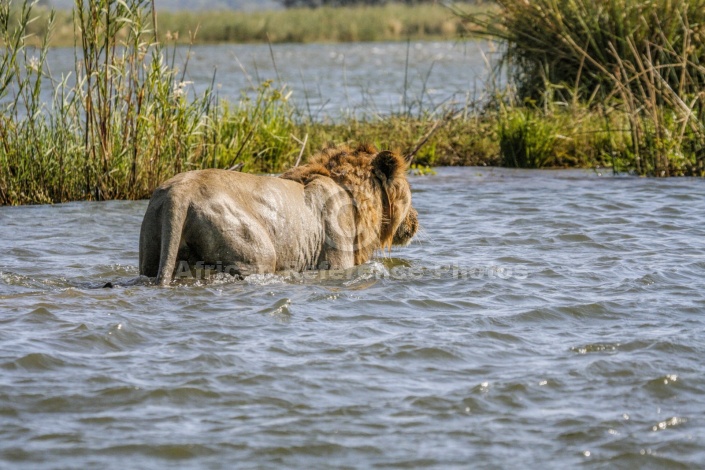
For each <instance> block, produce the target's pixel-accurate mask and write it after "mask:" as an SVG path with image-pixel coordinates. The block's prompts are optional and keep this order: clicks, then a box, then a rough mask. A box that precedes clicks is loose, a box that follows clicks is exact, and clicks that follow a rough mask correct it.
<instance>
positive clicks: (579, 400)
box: [0, 168, 705, 469]
mask: <svg viewBox="0 0 705 470" xmlns="http://www.w3.org/2000/svg"><path fill="white" fill-rule="evenodd" d="M412 185H413V189H414V203H415V206H416V207H417V208H418V211H419V217H420V220H421V223H422V225H423V231H422V233H421V234H420V235H419V236H418V240H417V241H416V242H415V243H414V244H412V245H411V246H410V247H408V248H400V249H396V250H394V251H393V253H392V255H391V258H384V257H379V258H377V259H375V260H374V261H373V262H371V263H368V264H367V265H366V266H364V269H361V270H356V271H354V272H351V273H349V275H344V276H341V278H340V279H330V278H325V277H319V278H315V277H309V278H307V279H297V278H295V277H288V278H285V277H282V276H264V277H258V278H249V279H247V280H245V281H232V280H226V279H221V280H212V281H208V282H201V281H193V280H191V281H184V282H182V283H180V284H178V285H175V286H173V287H169V288H157V287H154V286H152V285H150V284H149V283H148V282H146V281H145V280H144V279H140V278H139V277H138V271H137V254H138V253H137V250H138V234H139V226H140V222H141V219H142V215H143V213H144V210H145V208H146V201H141V202H106V203H71V204H63V205H55V206H38V207H19V208H12V207H2V208H0V252H1V253H2V255H3V256H2V261H1V262H0V271H1V273H0V311H1V312H2V314H1V316H0V422H1V423H2V426H0V467H3V468H19V467H24V468H40V469H41V468H115V469H122V468H125V465H128V466H129V467H130V468H166V467H167V466H169V467H172V466H173V467H174V468H198V469H201V468H235V467H238V468H271V467H284V468H294V467H298V468H314V467H317V468H320V467H325V466H329V467H348V468H367V467H435V468H467V467H475V468H483V467H486V468H490V467H492V468H497V467H503V468H511V467H517V468H531V467H537V466H539V465H541V466H542V467H543V468H570V467H575V466H576V465H580V464H586V465H587V466H588V467H598V468H613V467H619V468H659V467H669V468H679V467H693V468H696V467H698V466H700V465H701V464H702V463H703V462H705V437H704V435H703V433H704V432H705V422H704V421H703V417H704V416H705V364H704V363H703V357H705V340H704V339H703V336H704V335H705V289H704V285H703V274H704V273H705V256H704V255H703V253H704V252H705V228H704V227H705V182H704V181H702V180H695V179H668V180H654V179H637V178H621V177H620V178H615V177H612V176H599V175H597V174H595V173H593V172H580V171H556V172H551V171H512V170H498V169H478V168H464V169H440V170H439V171H438V174H437V175H435V176H428V177H414V178H412ZM107 281H111V282H113V283H115V284H116V287H115V288H113V289H101V288H99V287H100V286H101V285H102V284H104V283H105V282H107Z"/></svg>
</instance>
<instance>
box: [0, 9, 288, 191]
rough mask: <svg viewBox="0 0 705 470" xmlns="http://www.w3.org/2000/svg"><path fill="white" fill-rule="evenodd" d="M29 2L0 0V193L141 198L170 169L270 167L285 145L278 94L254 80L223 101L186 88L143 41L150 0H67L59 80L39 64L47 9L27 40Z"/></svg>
mask: <svg viewBox="0 0 705 470" xmlns="http://www.w3.org/2000/svg"><path fill="white" fill-rule="evenodd" d="M32 7H33V4H32V3H30V2H29V1H27V0H25V1H24V2H22V3H21V4H20V5H19V7H17V10H14V9H13V5H12V2H8V3H1V4H0V42H1V43H2V44H3V45H4V47H3V48H2V49H0V106H2V108H1V110H0V140H1V141H2V143H1V144H0V203H2V204H17V203H28V202H39V203H43V202H60V201H66V200H75V199H92V200H102V199H116V198H120V199H135V198H144V197H148V196H149V195H150V194H151V191H152V190H153V189H154V187H155V186H156V185H158V184H159V183H160V182H162V181H163V180H165V179H166V178H168V177H170V176H172V175H173V174H175V173H178V172H180V171H185V170H189V169H194V168H202V167H204V166H219V167H228V166H232V165H234V164H235V163H243V164H245V165H247V166H248V167H249V169H251V170H255V171H257V170H260V171H279V170H281V169H282V163H283V161H284V158H285V157H286V156H287V155H289V156H291V155H294V154H295V152H296V151H295V150H294V149H293V147H294V145H292V144H291V143H290V139H291V131H292V129H291V127H292V125H293V121H292V118H291V113H292V109H291V106H290V104H289V103H288V101H287V98H288V97H287V96H286V94H285V93H282V90H280V89H276V88H274V87H272V86H271V85H270V84H264V85H262V86H261V87H260V88H259V90H256V91H255V98H251V97H250V96H243V99H242V100H241V101H240V102H239V103H237V104H236V105H235V106H231V107H225V106H223V105H222V104H221V103H220V102H219V100H218V99H217V96H216V93H215V91H214V89H213V87H212V86H211V87H209V88H208V89H207V90H206V91H205V92H204V93H202V94H200V95H199V96H195V92H194V91H193V90H192V88H191V87H190V83H189V82H187V81H185V79H184V77H185V76H186V69H187V67H188V61H186V62H185V63H183V64H176V63H175V54H174V53H173V50H170V49H169V46H168V45H167V46H164V45H162V44H161V43H159V42H157V41H155V28H154V26H155V25H154V22H153V21H154V15H153V2H152V1H151V0H127V1H118V0H97V1H94V2H93V1H92V2H83V1H81V0H77V1H76V6H75V9H74V27H75V40H76V44H75V48H74V49H75V62H76V67H75V72H74V74H73V76H71V77H61V78H60V79H56V78H55V77H52V76H51V75H50V74H49V70H48V68H47V67H46V62H45V60H46V55H47V52H48V44H49V40H50V35H51V31H52V21H53V15H52V16H50V17H49V18H48V24H47V25H46V31H47V34H46V35H45V36H44V37H43V39H42V46H41V47H40V48H39V49H38V54H37V55H33V53H32V51H33V49H31V48H29V47H28V46H27V42H26V41H27V28H28V26H29V25H30V24H31V22H32V20H33V10H32ZM17 12H18V13H19V14H18V13H17ZM13 15H14V18H16V21H12V19H11V18H13ZM44 80H51V81H52V83H53V85H54V86H55V93H54V97H53V101H52V102H50V103H43V102H42V100H41V98H40V90H41V84H42V81H44ZM282 142H285V143H287V144H288V145H289V147H292V148H284V147H286V146H285V145H284V146H283V145H282ZM291 158H293V157H291Z"/></svg>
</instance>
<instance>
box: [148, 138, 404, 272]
mask: <svg viewBox="0 0 705 470" xmlns="http://www.w3.org/2000/svg"><path fill="white" fill-rule="evenodd" d="M404 170H405V163H404V160H403V159H402V158H401V157H399V156H398V155H395V154H392V153H391V152H377V151H376V150H375V149H374V148H372V147H360V148H358V149H356V150H351V149H348V148H347V147H333V148H329V149H326V150H324V151H323V152H322V153H321V154H319V155H318V156H317V157H314V159H313V162H312V163H311V164H309V165H304V166H301V167H298V168H295V169H293V170H291V171H290V172H288V173H286V174H284V175H283V176H282V177H270V176H255V175H249V174H244V173H239V172H233V171H226V170H199V171H191V172H186V173H182V174H179V175H177V176H175V177H174V178H172V179H170V180H169V181H167V182H166V183H164V184H163V185H162V186H160V187H159V188H157V190H156V191H155V192H154V195H153V196H152V199H151V201H150V203H149V206H148V208H147V212H146V213H145V217H144V220H143V223H142V229H141V233H140V274H143V275H146V276H150V277H154V276H156V277H157V280H158V282H159V283H160V284H167V283H169V282H170V281H171V279H172V277H173V275H174V272H175V270H176V269H177V268H179V265H180V264H182V263H183V262H186V263H187V266H189V267H192V266H195V265H197V264H198V263H201V264H210V265H215V264H216V263H217V264H220V265H221V266H224V267H227V269H226V271H228V272H230V273H231V274H237V275H241V276H246V275H248V274H252V273H272V272H277V271H283V270H296V271H303V270H305V269H311V268H331V269H347V268H350V267H353V266H355V265H358V264H361V263H363V262H365V261H367V260H368V259H369V258H370V257H371V255H372V254H373V252H374V251H375V250H377V249H379V248H383V247H385V246H389V245H391V244H392V243H394V244H407V243H408V242H409V241H410V240H411V237H413V236H414V234H415V233H416V229H417V226H418V221H417V219H416V211H415V210H414V209H413V208H412V207H411V192H410V189H409V185H408V183H407V181H406V177H405V171H404Z"/></svg>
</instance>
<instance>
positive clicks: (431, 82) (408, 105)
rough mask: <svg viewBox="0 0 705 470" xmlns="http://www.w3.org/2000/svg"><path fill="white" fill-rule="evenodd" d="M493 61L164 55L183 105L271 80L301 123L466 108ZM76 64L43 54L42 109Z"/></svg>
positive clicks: (419, 47) (447, 46) (317, 49)
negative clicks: (210, 93) (174, 72)
mask: <svg viewBox="0 0 705 470" xmlns="http://www.w3.org/2000/svg"><path fill="white" fill-rule="evenodd" d="M32 54H34V56H35V57H38V52H36V51H35V52H30V53H29V56H30V57H31V56H32ZM497 57H498V51H497V50H496V48H495V47H494V46H493V45H492V44H490V43H488V42H480V41H458V42H448V41H446V42H419V41H414V42H410V43H408V44H407V43H406V42H379V43H343V44H274V45H272V46H271V49H270V47H269V46H268V45H267V44H221V45H204V46H194V47H193V48H191V49H189V48H186V47H182V46H179V47H177V48H176V50H174V49H173V48H171V47H170V48H168V50H167V51H166V53H165V59H166V62H167V63H168V64H169V65H170V66H173V67H174V68H175V69H176V70H177V72H178V76H177V77H176V82H177V83H175V84H174V85H175V86H176V87H178V85H179V84H181V85H182V86H183V87H182V88H181V90H182V91H184V92H186V93H188V95H187V96H188V98H189V99H193V98H194V97H195V96H203V93H204V92H205V91H206V89H207V88H209V87H212V88H213V92H214V95H215V96H217V97H218V98H220V99H223V100H226V101H229V102H231V103H237V102H238V101H239V100H240V99H241V98H242V96H243V95H244V94H247V95H249V96H253V90H254V89H256V88H257V87H258V86H259V85H260V84H261V83H263V82H265V81H268V80H270V81H271V83H272V86H274V87H277V88H282V87H283V88H284V93H285V95H287V96H288V97H289V99H290V100H291V102H292V103H294V105H295V107H296V109H297V112H298V113H299V114H300V115H301V116H302V117H305V118H311V119H314V120H322V119H328V118H340V117H345V116H351V115H352V116H356V117H359V118H363V117H364V118H372V117H376V116H379V115H387V114H389V113H405V114H412V115H418V114H423V113H424V112H433V111H436V110H439V109H441V108H445V107H447V106H454V107H456V108H462V107H465V106H470V104H471V103H474V102H476V101H477V100H481V99H482V97H483V96H484V94H485V92H486V90H487V87H488V86H490V85H491V83H492V80H488V78H489V77H490V70H491V67H490V65H489V64H490V62H492V61H493V59H495V58H497ZM149 59H150V56H148V57H147V61H149ZM76 64H77V61H76V55H75V54H74V50H73V49H71V48H62V49H52V50H50V51H49V54H48V56H47V67H46V70H45V73H46V74H47V75H50V76H51V77H53V81H52V80H49V79H48V78H45V79H44V81H43V89H42V97H43V101H44V102H46V103H51V102H52V99H53V96H54V95H55V87H56V86H57V85H58V83H59V82H61V81H62V80H63V79H65V80H66V83H67V85H68V87H69V88H70V87H71V86H73V84H74V83H75V81H74V79H75V76H76ZM78 64H79V66H80V64H81V57H80V56H79V57H78ZM11 90H13V88H12V84H11ZM289 92H291V94H289ZM58 96H61V95H58ZM11 97H12V93H11V94H10V96H8V98H7V99H6V101H9V100H10V99H11ZM0 104H2V102H0ZM49 106H50V105H49Z"/></svg>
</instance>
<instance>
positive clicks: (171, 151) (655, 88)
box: [0, 0, 705, 204]
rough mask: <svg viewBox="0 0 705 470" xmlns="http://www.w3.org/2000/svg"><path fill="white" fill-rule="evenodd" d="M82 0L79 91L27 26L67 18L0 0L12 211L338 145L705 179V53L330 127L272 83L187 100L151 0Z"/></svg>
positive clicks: (3, 155) (4, 144)
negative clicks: (236, 94) (52, 68)
mask: <svg viewBox="0 0 705 470" xmlns="http://www.w3.org/2000/svg"><path fill="white" fill-rule="evenodd" d="M540 1H543V0H540ZM598 1H607V0H598ZM614 1H617V0H614ZM658 1H665V0H658ZM532 4H533V3H532ZM83 5H84V7H82V8H77V9H76V11H75V12H74V13H73V20H72V26H71V27H72V29H73V31H74V32H73V37H74V40H75V47H74V50H75V56H76V57H75V63H76V67H75V71H74V74H75V76H76V77H77V83H76V85H75V86H72V87H69V86H68V85H67V84H66V83H65V82H57V81H56V79H55V77H51V75H50V73H49V70H48V68H47V67H46V64H45V59H46V55H47V53H48V52H49V45H50V44H51V35H50V34H47V35H45V36H43V37H42V38H41V45H40V48H39V50H38V51H39V52H38V53H37V52H36V51H32V52H31V53H30V51H29V50H28V44H29V41H30V39H31V38H30V36H28V34H27V33H28V30H29V28H30V27H32V28H38V27H39V26H38V23H40V22H42V21H44V23H45V24H44V25H43V26H42V27H41V28H43V30H44V31H47V32H49V33H51V32H53V31H55V28H56V27H57V25H58V24H59V21H58V19H57V17H55V16H54V15H50V16H41V15H40V18H39V19H38V20H34V21H32V19H33V18H35V17H36V16H37V15H36V12H35V11H33V10H32V7H31V5H30V4H29V3H28V2H23V3H21V4H17V3H12V2H9V3H8V2H4V3H0V43H2V44H3V45H4V47H2V48H0V103H2V105H0V106H1V107H0V204H28V203H53V202H64V201H72V200H103V199H140V198H147V197H149V196H150V195H151V192H152V191H153V189H154V188H155V187H156V186H157V185H158V184H160V183H161V182H163V181H164V180H166V179H168V178H169V177H171V176H173V175H174V174H176V173H179V172H182V171H186V170H191V169H199V168H211V167H216V168H233V167H237V168H241V169H243V171H250V172H264V173H278V172H281V171H284V170H286V169H288V168H290V167H291V166H292V165H294V164H295V162H296V161H297V160H298V159H299V157H302V158H303V160H302V161H306V158H307V157H308V156H310V155H312V154H313V153H315V152H316V151H317V150H318V149H320V148H321V147H323V146H325V145H326V144H328V143H329V142H335V143H343V142H347V143H356V142H370V143H373V144H375V145H377V146H378V147H380V148H389V149H394V150H398V151H400V152H401V153H404V154H408V153H410V152H412V151H414V150H416V153H415V155H414V158H415V164H417V165H419V166H417V167H416V170H415V171H416V172H417V173H418V172H422V173H425V172H427V171H426V170H423V168H425V166H426V165H432V166H433V165H504V166H511V167H519V168H565V167H583V168H589V167H596V166H600V167H608V168H612V169H613V170H614V171H615V172H628V173H633V174H638V175H651V176H676V175H697V176H705V137H704V136H705V132H704V129H705V124H704V123H705V120H704V119H703V108H704V107H705V106H704V104H703V97H704V96H705V95H704V94H703V93H702V90H701V91H699V92H698V93H695V91H696V90H695V89H694V88H692V87H693V86H694V85H693V84H699V83H702V82H699V81H698V80H699V78H697V74H699V73H701V72H702V70H701V69H702V66H701V65H700V64H701V63H703V62H697V63H696V62H695V60H696V59H695V57H694V56H693V57H691V58H689V59H688V60H686V61H685V62H684V64H685V65H684V66H682V67H681V68H680V69H679V68H678V67H677V66H675V65H673V64H667V65H661V66H657V65H656V64H654V63H652V62H645V56H642V55H635V56H634V57H641V62H639V59H636V58H632V59H628V58H623V57H619V56H617V57H616V62H615V63H614V68H613V70H620V71H621V72H619V74H617V72H612V75H609V74H607V75H605V76H603V77H601V78H599V79H598V77H597V75H595V76H594V77H593V78H592V79H591V80H592V81H589V80H588V81H586V82H582V81H581V77H583V76H586V74H597V72H595V71H593V72H589V73H588V72H587V69H586V67H585V65H584V64H585V62H587V61H588V58H587V57H585V60H584V61H582V62H581V64H582V65H580V64H578V69H579V70H578V72H579V73H577V74H576V75H571V76H570V77H572V78H570V79H571V80H572V79H575V80H576V81H575V83H573V84H572V86H570V84H569V83H565V82H563V81H557V82H553V81H551V80H548V77H549V76H550V74H547V75H546V76H544V77H543V80H542V81H541V85H540V87H539V88H538V89H537V90H534V91H535V93H533V92H532V93H525V92H524V91H522V89H521V87H522V86H524V85H525V82H522V81H520V80H519V81H517V80H516V79H515V80H514V81H511V82H510V83H509V85H508V86H507V87H505V88H503V89H499V88H496V89H495V90H494V91H491V92H490V93H489V96H486V97H485V101H483V102H482V103H467V104H466V107H465V108H464V109H457V108H448V109H438V110H436V111H435V112H433V113H432V112H419V113H411V112H406V111H405V110H400V111H399V113H398V114H393V115H390V116H385V117H378V118H370V119H359V118H356V117H354V116H347V117H342V118H341V119H339V120H336V121H323V122H320V121H315V120H313V119H311V118H308V117H306V114H305V112H304V110H301V109H296V108H295V107H294V106H293V105H292V102H291V100H290V92H289V91H288V90H287V88H286V87H285V86H273V84H272V83H271V82H265V83H263V84H261V85H260V86H259V87H258V88H257V89H256V90H250V92H249V93H247V94H244V95H243V96H242V97H241V99H240V100H238V101H237V102H234V103H228V102H223V101H220V100H218V99H217V98H216V95H215V94H214V93H212V90H211V89H207V90H206V91H205V92H204V93H203V94H202V95H200V96H193V95H192V94H188V93H185V91H186V90H187V88H188V87H187V84H186V83H183V77H184V72H185V70H187V68H188V62H186V63H181V64H176V63H174V50H173V47H174V46H173V40H172V41H171V42H169V43H168V44H169V46H164V45H163V44H162V43H160V42H155V41H154V23H153V19H154V17H153V15H152V11H151V8H152V2H151V0H130V1H128V2H126V3H125V2H122V3H118V2H116V1H108V0H97V1H95V2H89V3H85V4H83ZM566 5H568V3H566ZM571 5H572V3H571ZM673 5H678V3H677V2H676V3H674V4H673ZM649 18H652V19H653V21H656V19H657V18H658V17H655V16H654V17H649ZM682 19H683V21H684V22H687V21H686V20H688V21H689V19H690V17H685V16H683V17H682ZM644 20H646V17H645V18H644ZM688 24H691V23H688ZM566 27H567V26H566ZM575 27H577V26H575ZM41 28H40V30H42V29H41ZM697 28H700V26H698V25H695V24H693V26H692V27H691V30H689V31H690V32H688V33H687V35H686V36H684V37H685V40H686V42H688V41H694V40H695V39H694V38H695V37H696V36H695V35H696V34H699V33H697V32H696V29H697ZM697 31H700V30H699V29H697ZM164 34H165V33H164ZM691 34H692V35H693V36H692V37H691V36H688V35H691ZM698 37H699V36H698ZM35 40H36V38H35ZM505 40H507V39H505ZM626 41H627V43H630V42H633V40H632V39H627V40H626ZM663 47H665V46H663ZM693 47H695V48H697V47H699V45H694V46H693ZM692 50H693V49H692V48H687V50H686V51H687V53H688V54H690V53H691V52H692ZM37 54H38V55H37ZM645 54H647V55H648V53H645ZM187 56H188V55H187ZM652 57H653V56H652ZM689 57H690V56H689ZM537 60H538V59H537ZM521 64H523V62H521V61H520V62H519V63H514V65H513V66H514V67H520V66H521ZM544 66H547V64H544ZM531 67H535V64H534V65H532V66H531ZM531 67H530V68H529V70H532V68H531ZM581 67H582V70H583V71H580V68H581ZM598 70H599V69H598ZM674 70H677V71H680V74H681V75H680V76H681V77H685V78H682V80H681V82H679V83H681V84H680V85H679V86H678V87H677V88H674V87H673V86H672V85H670V84H669V83H670V82H669V81H668V80H670V78H669V77H671V75H672V73H671V72H673V71H674ZM684 70H685V72H684ZM620 77H621V78H620ZM625 77H626V78H625ZM693 77H696V78H693ZM46 80H51V81H52V83H53V84H54V87H55V94H54V99H53V101H52V102H51V103H43V102H41V100H40V98H39V90H40V87H41V85H42V83H43V82H44V81H46ZM591 83H592V84H593V85H594V89H593V90H592V91H590V88H589V86H591V85H590V84H591ZM534 96H537V97H538V98H534ZM422 144H423V145H422Z"/></svg>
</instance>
